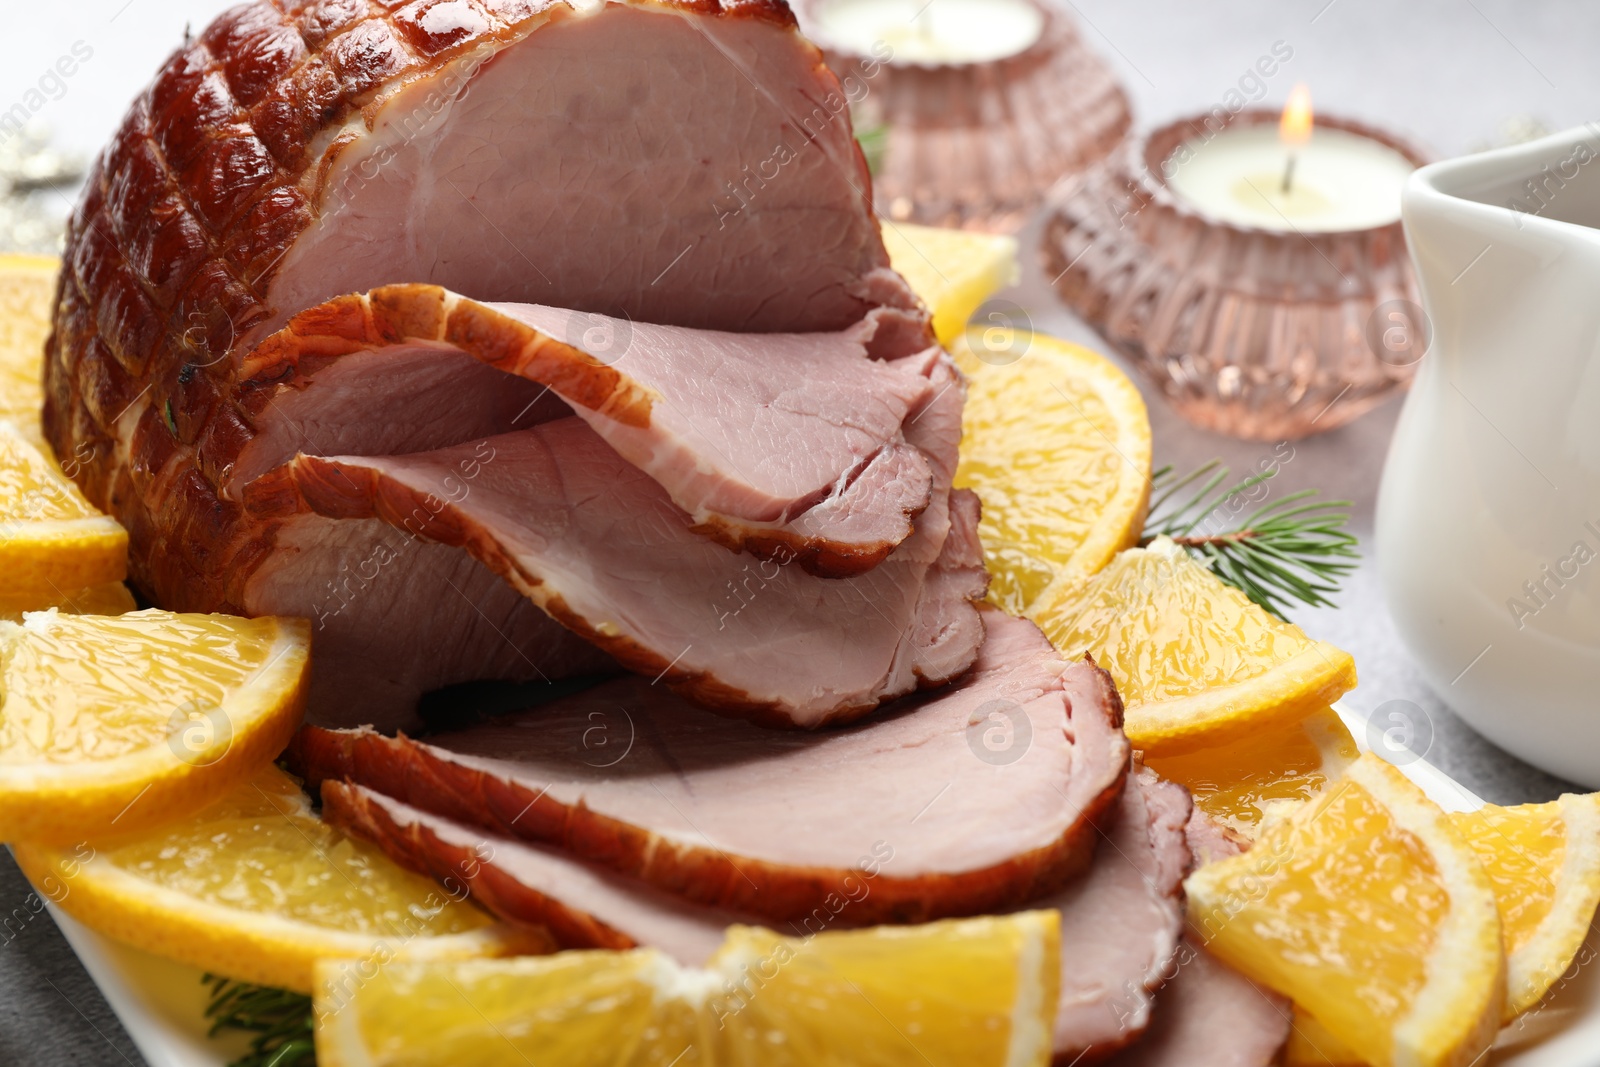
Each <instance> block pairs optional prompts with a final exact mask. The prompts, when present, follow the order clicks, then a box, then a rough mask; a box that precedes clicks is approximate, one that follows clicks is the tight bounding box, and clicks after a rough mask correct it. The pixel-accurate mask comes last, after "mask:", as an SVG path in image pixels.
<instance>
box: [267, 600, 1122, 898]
mask: <svg viewBox="0 0 1600 1067" xmlns="http://www.w3.org/2000/svg"><path fill="white" fill-rule="evenodd" d="M988 614H989V616H990V622H989V626H988V630H989V636H988V639H987V641H986V642H985V643H984V646H983V651H982V653H981V654H980V655H979V658H978V662H977V664H976V665H975V666H974V667H973V669H972V671H971V673H969V674H968V675H967V676H966V677H965V678H963V679H962V681H961V682H960V683H959V684H957V685H956V686H953V687H952V688H950V689H948V690H946V691H944V692H942V693H940V694H938V695H937V696H932V697H924V698H919V699H915V700H908V701H905V702H904V703H903V704H901V705H898V706H896V707H895V708H894V709H893V710H892V712H890V713H889V714H887V715H886V716H884V717H881V718H879V719H877V720H874V721H873V722H871V723H868V724H863V725H860V726H856V727H852V728H850V729H845V730H838V731H831V732H828V733H825V734H818V735H804V734H787V735H775V734H772V733H770V732H765V731H761V730H758V729H755V728H752V727H750V726H748V725H746V724H743V723H739V722H735V721H730V720H727V719H722V718H718V717H716V716H713V715H708V714H706V713H704V712H701V711H698V710H696V709H694V708H691V707H688V706H686V705H684V704H683V703H682V702H681V701H678V700H676V699H675V698H673V697H672V696H670V695H669V694H666V693H664V692H663V691H662V689H661V688H660V687H659V686H651V685H650V684H649V683H648V682H646V681H644V680H642V679H626V680H621V681H617V682H611V683H607V684H605V685H601V686H599V687H597V688H594V689H591V690H589V691H587V692H584V693H582V694H579V695H577V696H575V697H570V698H567V699H565V700H561V701H558V702H556V703H554V704H548V705H545V706H544V707H541V708H538V709H535V710H533V711H528V712H524V713H521V714H518V715H514V716H510V717H508V718H504V719H501V720H498V721H496V722H494V723H491V724H488V725H483V726H478V727H475V728H473V729H471V730H468V731H465V732H461V733H456V734H446V735H441V736H439V737H435V738H432V739H430V741H429V742H427V743H421V742H417V741H412V740H409V739H406V738H404V737H401V738H386V737H383V736H381V735H379V734H377V733H374V732H373V731H370V730H355V731H328V730H320V729H317V728H314V727H308V728H306V729H305V730H303V731H302V733H301V735H300V737H299V738H298V740H297V741H296V743H295V746H294V749H293V752H292V760H293V763H294V765H295V768H296V770H297V771H298V772H299V773H301V774H302V775H304V776H305V777H306V778H307V779H308V780H309V781H310V782H312V783H313V784H315V783H317V782H321V781H325V780H335V781H338V780H349V781H352V782H355V783H358V784H362V785H368V786H371V787H372V788H374V789H376V790H378V791H380V792H382V793H385V794H387V795H390V796H392V797H394V798H395V799H398V800H401V801H404V802H406V803H408V804H411V805H413V806H415V807H418V808H422V809H426V810H428V811H431V812H434V813H436V814H439V815H443V816H446V817H448V818H451V819H454V820H458V821H460V822H463V823H470V824H476V825H477V826H478V827H480V828H482V829H483V830H486V831H489V832H492V833H495V834H498V835H502V836H508V837H521V838H524V839H526V840H529V841H535V842H541V843H546V844H551V845H555V846H559V847H560V848H562V849H563V850H565V851H567V852H569V853H571V854H573V855H575V856H577V857H579V858H581V859H584V860H588V861H590V862H593V863H596V864H600V865H604V866H607V867H610V868H612V869H613V870H616V871H618V872H620V873H622V874H626V875H629V876H631V877H634V878H637V879H639V880H640V881H642V882H646V883H649V884H651V885H654V886H656V887H657V888H659V889H662V890H664V891H667V892H671V893H675V894H679V895H682V896H684V897H687V898H689V899H691V900H693V901H695V902H697V903H701V904H705V905H709V906H713V907H718V908H723V909H728V910H734V911H739V912H742V913H745V914H755V915H763V916H766V917H768V918H769V919H772V920H799V919H801V918H803V917H805V916H807V915H811V914H813V913H815V912H816V911H817V909H819V908H824V909H825V908H826V907H827V903H828V900H829V898H831V897H835V896H838V895H840V894H843V893H845V892H846V890H847V888H848V883H850V882H851V881H852V880H853V879H855V878H857V876H858V871H857V868H858V866H859V862H860V860H861V857H864V856H866V857H872V856H878V857H879V859H880V860H881V861H882V872H881V874H880V875H879V876H878V877H877V878H876V880H875V881H874V883H873V888H872V893H871V895H870V897H868V898H867V899H865V900H862V901H860V902H859V903H857V904H855V905H854V906H853V907H852V909H851V915H852V921H853V922H857V923H868V922H889V921H895V922H906V921H921V920H925V919H932V918H938V917H942V916H949V915H964V914H975V913H977V912H982V911H988V910H993V909H995V908H1001V907H1007V906H1011V905H1019V904H1022V903H1024V902H1025V901H1027V900H1029V899H1032V898H1034V897H1036V896H1038V895H1039V894H1040V893H1043V892H1049V891H1051V890H1052V889H1055V888H1057V887H1059V886H1060V885H1061V884H1062V883H1063V882H1064V881H1065V880H1066V879H1067V878H1069V877H1070V876H1071V875H1073V874H1075V873H1076V872H1077V871H1079V870H1081V869H1082V867H1083V865H1084V863H1085V862H1086V861H1087V860H1088V858H1089V855H1090V853H1091V852H1092V851H1093V849H1094V839H1095V834H1094V830H1093V821H1094V820H1095V819H1097V818H1098V817H1099V816H1100V815H1101V813H1102V812H1103V811H1105V809H1106V808H1107V807H1108V806H1109V805H1111V804H1114V803H1115V802H1116V801H1117V799H1118V797H1119V796H1120V795H1121V783H1122V781H1123V777H1124V775H1125V774H1126V771H1127V765H1128V753H1129V749H1128V743H1127V740H1126V738H1125V737H1123V735H1122V732H1121V730H1120V723H1121V705H1120V702H1119V701H1118V700H1117V697H1116V692H1115V690H1114V689H1113V688H1112V687H1111V684H1110V681H1109V679H1108V678H1107V676H1106V675H1105V673H1104V672H1103V671H1101V670H1099V669H1098V668H1096V667H1094V666H1093V665H1091V664H1089V663H1076V664H1073V665H1071V666H1070V667H1069V666H1068V665H1067V664H1065V663H1063V662H1062V661H1061V659H1060V658H1059V657H1058V656H1057V655H1056V653H1055V651H1054V650H1053V649H1052V648H1051V647H1050V645H1049V643H1048V642H1047V641H1045V639H1044V636H1043V635H1042V634H1041V633H1040V632H1039V630H1038V628H1037V627H1035V626H1034V625H1033V624H1032V623H1030V622H1026V621H1023V620H1019V619H1012V618H1009V617H1006V616H1002V615H1000V614H999V613H997V612H991V613H988ZM1008 726H1009V730H1010V733H1009V742H1010V744H1011V746H1013V747H1011V748H1006V749H1003V750H1001V751H991V750H990V749H989V748H986V747H985V744H984V742H985V740H986V739H988V740H993V737H988V736H986V735H990V734H992V732H993V731H996V730H999V731H1002V732H1004V731H1005V730H1006V729H1007V727H1008ZM985 812H988V813H996V814H993V815H991V816H989V817H984V816H983V815H982V814H981V813H985ZM1002 813H1003V814H1002ZM885 854H886V855H885Z"/></svg>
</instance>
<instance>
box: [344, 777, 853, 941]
mask: <svg viewBox="0 0 1600 1067" xmlns="http://www.w3.org/2000/svg"><path fill="white" fill-rule="evenodd" d="M322 816H323V818H324V819H326V820H327V821H328V822H329V823H331V824H332V825H334V826H336V827H338V828H339V829H341V830H343V831H344V832H346V833H348V834H352V835H354V836H356V837H361V838H365V839H366V840H368V841H372V842H374V843H375V844H377V845H378V846H379V847H380V848H382V849H383V850H384V852H386V853H388V855H389V857H390V858H391V859H393V860H394V861H395V862H396V863H399V864H400V865H401V866H403V867H408V868H410V869H411V870H414V871H417V872H419V873H421V874H427V875H432V876H433V877H434V878H436V879H438V880H439V881H440V882H441V883H443V884H444V885H445V886H446V887H448V888H449V889H450V890H451V892H452V893H457V894H459V892H460V890H461V889H462V888H465V889H466V890H467V892H469V893H470V894H471V895H472V899H473V900H475V901H477V902H478V904H479V905H481V906H482V907H483V908H484V909H486V910H487V911H489V912H490V913H492V914H494V915H497V916H499V917H500V918H502V919H507V920H509V921H511V922H517V923H525V924H528V925H530V926H541V927H544V928H545V929H546V930H548V931H549V932H550V936H551V938H552V939H553V940H554V941H555V942H556V944H557V945H559V946H560V947H562V948H569V949H572V948H605V949H628V948H638V947H641V946H649V947H651V948H659V949H661V950H662V951H663V952H666V953H667V954H668V955H670V956H672V957H673V958H674V959H676V960H678V961H679V962H680V963H686V964H689V965H691V966H696V965H699V964H703V963H705V962H706V961H707V960H708V959H710V958H711V955H712V953H714V952H715V951H716V950H717V947H718V946H719V945H721V943H722V934H723V931H724V930H726V929H727V927H728V926H729V925H730V924H732V923H736V922H745V923H748V922H752V921H754V920H752V918H751V917H750V916H747V915H739V914H737V913H734V912H730V911H724V910H721V909H717V908H708V907H704V906H702V905H698V904H692V903H690V902H689V901H687V900H684V899H683V898H682V897H676V896H673V895H672V894H670V893H663V892H662V891H661V890H659V889H655V888H653V887H651V886H648V885H644V884H642V883H640V882H638V881H635V880H634V879H631V878H627V877H624V876H623V875H619V874H616V873H614V872H612V871H608V870H606V869H604V868H602V867H596V866H592V865H590V864H586V863H581V862H579V861H577V860H575V859H572V858H571V857H570V856H567V855H564V854H562V853H561V852H559V851H557V850H556V849H553V848H549V847H547V846H544V845H534V844H529V843H528V842H526V841H519V840H513V839H511V838H505V837H500V836H497V835H495V834H489V833H485V832H484V831H482V830H480V829H478V828H476V827H473V826H468V825H467V824H465V823H460V822H456V821H454V820H451V819H447V818H445V817H443V816H441V815H434V814H432V813H430V812H426V811H423V810H421V809H420V808H414V807H412V806H411V805H409V804H406V803H404V802H402V801H399V800H395V799H393V798H392V797H387V796H384V795H383V794H382V793H379V792H376V791H374V790H372V789H368V788H366V787H365V786H359V785H353V784H351V783H349V782H336V781H332V780H329V781H326V782H323V783H322ZM858 884H864V883H861V882H859V880H858Z"/></svg>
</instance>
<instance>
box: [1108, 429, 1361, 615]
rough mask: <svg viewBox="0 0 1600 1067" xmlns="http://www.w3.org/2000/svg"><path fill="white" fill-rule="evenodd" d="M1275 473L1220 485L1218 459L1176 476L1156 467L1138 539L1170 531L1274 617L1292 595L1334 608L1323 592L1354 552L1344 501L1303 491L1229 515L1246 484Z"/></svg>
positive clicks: (1243, 497)
mask: <svg viewBox="0 0 1600 1067" xmlns="http://www.w3.org/2000/svg"><path fill="white" fill-rule="evenodd" d="M1277 473H1278V472H1277V468H1272V469H1270V470H1267V471H1263V472H1262V473H1260V474H1253V475H1251V476H1250V477H1248V478H1246V479H1244V480H1243V481H1241V482H1239V483H1237V484H1236V485H1233V486H1232V487H1230V488H1227V489H1220V488H1219V487H1220V486H1221V485H1222V484H1223V483H1224V482H1226V481H1227V480H1228V468H1227V467H1225V466H1223V465H1222V461H1221V460H1217V459H1214V460H1212V461H1211V462H1210V463H1207V464H1206V465H1205V466H1203V467H1200V468H1199V469H1198V470H1195V471H1193V472H1191V473H1189V474H1186V475H1184V476H1183V477H1181V478H1180V477H1178V476H1177V475H1176V474H1175V473H1174V471H1173V468H1172V467H1170V466H1166V467H1162V468H1161V469H1160V470H1158V471H1156V472H1155V474H1154V475H1153V476H1152V478H1151V484H1152V486H1153V488H1152V490H1151V492H1152V499H1151V501H1150V517H1149V518H1148V519H1147V520H1145V527H1144V536H1143V537H1142V538H1141V539H1140V541H1139V544H1140V545H1148V544H1149V543H1150V542H1151V541H1153V540H1155V539H1156V538H1157V537H1159V536H1162V535H1165V536H1167V537H1170V538H1171V539H1172V540H1173V541H1175V542H1177V543H1178V544H1179V545H1182V546H1183V547H1184V548H1185V549H1187V550H1188V552H1189V554H1190V555H1192V556H1194V557H1195V558H1196V559H1198V560H1199V561H1200V562H1201V563H1203V564H1205V565H1206V566H1207V567H1210V568H1211V571H1212V573H1214V574H1215V575H1216V576H1217V577H1218V578H1220V579H1221V580H1222V581H1224V582H1227V583H1228V584H1229V585H1232V586H1235V587H1237V588H1238V589H1240V590H1242V591H1243V592H1244V594H1245V595H1246V596H1248V597H1249V598H1250V599H1251V600H1253V601H1255V602H1256V603H1257V604H1259V605H1260V606H1261V607H1262V608H1264V609H1266V610H1267V611H1269V612H1271V613H1272V614H1274V615H1276V616H1277V617H1278V618H1280V619H1281V618H1284V617H1285V616H1284V610H1285V609H1286V608H1288V607H1289V606H1290V605H1291V604H1292V603H1294V602H1296V601H1298V602H1300V603H1303V604H1309V605H1311V606H1312V607H1318V606H1323V605H1326V606H1328V607H1332V606H1334V605H1333V601H1331V600H1329V599H1328V597H1329V596H1332V595H1334V594H1336V593H1338V592H1339V581H1340V579H1342V578H1343V577H1344V576H1345V575H1347V574H1349V573H1350V572H1351V571H1353V570H1355V569H1356V564H1355V562H1354V561H1355V560H1357V559H1359V558H1360V553H1359V552H1357V551H1356V538H1355V535H1354V534H1352V533H1349V532H1348V531H1346V530H1345V529H1344V524H1345V523H1346V522H1347V521H1348V520H1349V518H1350V512H1349V508H1350V502H1349V501H1348V500H1317V501H1311V498H1312V497H1315V496H1316V495H1317V491H1316V490H1315V489H1302V490H1300V491H1299V492H1297V493H1290V494H1289V495H1288V496H1286V497H1284V498H1283V499H1281V500H1278V501H1276V502H1274V503H1270V504H1265V505H1263V506H1262V507H1259V508H1257V509H1256V510H1255V511H1253V512H1251V513H1250V514H1248V515H1246V516H1245V517H1243V518H1241V519H1238V520H1236V521H1233V522H1229V521H1228V520H1229V518H1230V517H1231V516H1234V515H1236V514H1237V513H1239V512H1240V511H1242V510H1243V509H1244V507H1245V506H1246V505H1247V504H1249V503H1250V501H1251V497H1250V492H1251V490H1253V489H1255V488H1256V487H1257V486H1259V485H1261V484H1262V483H1263V482H1265V481H1267V480H1268V479H1270V478H1271V477H1272V476H1273V475H1275V474H1277ZM1197 484H1198V486H1199V488H1198V489H1194V487H1195V486H1196V485H1197ZM1190 489H1193V492H1192V493H1186V490H1190ZM1308 501H1310V502H1308Z"/></svg>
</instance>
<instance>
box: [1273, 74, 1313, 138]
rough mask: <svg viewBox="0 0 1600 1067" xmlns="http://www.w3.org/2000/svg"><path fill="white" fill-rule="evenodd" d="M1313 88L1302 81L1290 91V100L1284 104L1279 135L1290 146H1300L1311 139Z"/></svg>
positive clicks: (1279, 124)
mask: <svg viewBox="0 0 1600 1067" xmlns="http://www.w3.org/2000/svg"><path fill="white" fill-rule="evenodd" d="M1311 126H1312V117H1311V90H1310V89H1309V88H1308V87H1307V86H1306V83H1305V82H1300V83H1299V84H1298V85H1296V86H1295V87H1294V90H1293V91H1292V92H1290V93H1289V102H1288V103H1286V104H1284V105H1283V118H1282V119H1281V120H1280V121H1279V122H1278V137H1279V139H1280V140H1282V141H1283V143H1284V144H1285V145H1286V146H1288V147H1289V148H1298V147H1300V146H1301V145H1303V144H1305V143H1306V142H1307V141H1309V140H1311Z"/></svg>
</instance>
